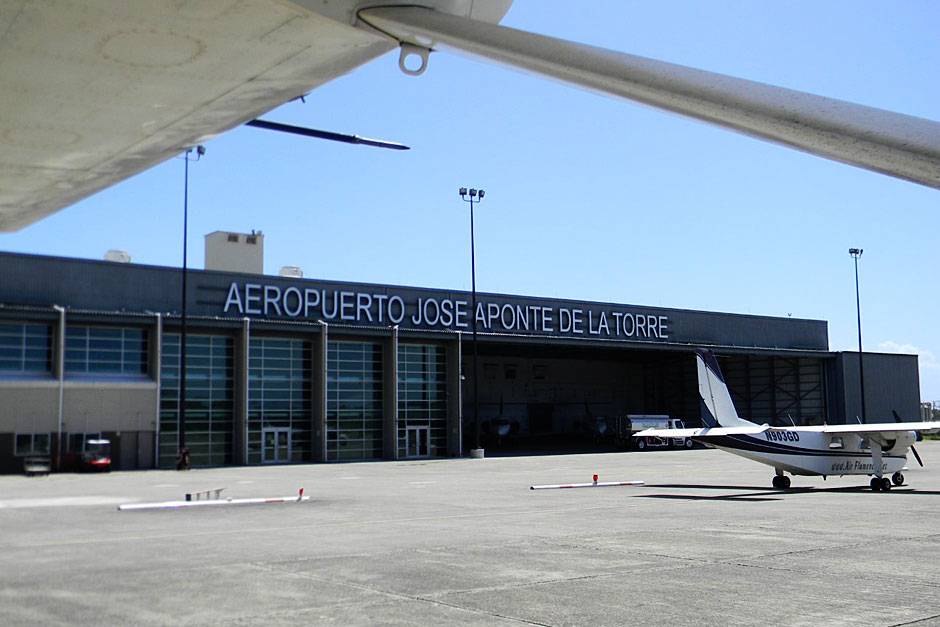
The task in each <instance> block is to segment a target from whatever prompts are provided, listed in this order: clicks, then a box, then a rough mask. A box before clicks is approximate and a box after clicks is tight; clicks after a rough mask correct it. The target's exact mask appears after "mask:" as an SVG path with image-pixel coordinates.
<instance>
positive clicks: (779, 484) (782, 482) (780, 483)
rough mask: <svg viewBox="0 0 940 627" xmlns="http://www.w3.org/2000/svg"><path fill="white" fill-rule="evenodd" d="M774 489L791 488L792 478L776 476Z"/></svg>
mask: <svg viewBox="0 0 940 627" xmlns="http://www.w3.org/2000/svg"><path fill="white" fill-rule="evenodd" d="M773 483H774V487H775V488H777V489H778V490H787V489H789V488H790V477H787V476H786V475H774V481H773Z"/></svg>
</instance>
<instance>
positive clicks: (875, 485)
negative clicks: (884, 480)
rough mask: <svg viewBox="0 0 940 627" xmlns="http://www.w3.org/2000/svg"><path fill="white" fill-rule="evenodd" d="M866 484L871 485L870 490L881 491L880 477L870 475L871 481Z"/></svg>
mask: <svg viewBox="0 0 940 627" xmlns="http://www.w3.org/2000/svg"><path fill="white" fill-rule="evenodd" d="M868 485H870V486H871V491H872V492H881V479H879V478H878V477H872V478H871V482H870V483H869V484H868Z"/></svg>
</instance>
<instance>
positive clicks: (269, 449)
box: [261, 429, 290, 464]
mask: <svg viewBox="0 0 940 627" xmlns="http://www.w3.org/2000/svg"><path fill="white" fill-rule="evenodd" d="M289 461H290V429H265V430H264V448H263V449H262V453H261V462H262V463H264V464H286V463H287V462H289Z"/></svg>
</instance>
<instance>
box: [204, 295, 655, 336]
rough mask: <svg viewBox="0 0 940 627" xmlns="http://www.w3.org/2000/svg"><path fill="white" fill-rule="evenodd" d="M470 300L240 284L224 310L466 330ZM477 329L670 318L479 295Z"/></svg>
mask: <svg viewBox="0 0 940 627" xmlns="http://www.w3.org/2000/svg"><path fill="white" fill-rule="evenodd" d="M471 309H472V306H471V304H470V301H468V300H463V299H460V298H444V297H438V298H435V297H433V296H418V297H414V298H410V299H405V298H403V297H402V296H399V295H397V294H376V293H371V292H354V291H341V290H324V289H316V288H307V287H304V288H300V287H294V286H291V287H287V288H282V287H281V286H279V285H270V284H267V285H262V284H260V283H244V284H239V283H238V282H233V283H232V284H231V285H230V286H229V289H228V295H227V297H226V299H225V306H224V308H223V313H225V314H236V313H237V314H241V315H243V316H264V317H266V318H271V317H278V318H293V319H304V320H310V321H323V322H343V323H351V324H363V325H370V326H376V325H402V326H405V327H407V328H411V329H442V330H453V331H466V330H470V329H471V328H472V327H471V318H470V316H471ZM473 315H474V317H475V318H476V323H477V330H478V331H483V332H502V331H506V332H512V333H539V334H552V335H571V336H598V337H602V338H614V339H616V338H628V339H652V340H664V339H668V338H669V332H670V329H669V319H668V317H667V316H662V315H658V314H653V313H639V312H636V311H630V310H628V309H623V308H618V307H616V306H610V307H607V308H604V307H600V306H597V305H589V304H588V303H577V304H575V305H566V306H561V305H558V304H555V303H551V302H548V301H530V302H508V301H496V300H492V299H485V298H484V299H478V301H477V307H476V312H475V313H474V314H473Z"/></svg>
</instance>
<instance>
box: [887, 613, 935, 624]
mask: <svg viewBox="0 0 940 627" xmlns="http://www.w3.org/2000/svg"><path fill="white" fill-rule="evenodd" d="M938 618H940V614H934V615H933V616H925V617H924V618H918V619H915V620H909V621H905V622H903V623H894V624H892V625H888V627H904V626H905V625H919V624H921V623H926V622H927V621H931V620H935V619H938Z"/></svg>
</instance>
